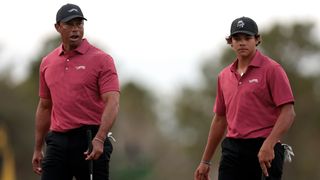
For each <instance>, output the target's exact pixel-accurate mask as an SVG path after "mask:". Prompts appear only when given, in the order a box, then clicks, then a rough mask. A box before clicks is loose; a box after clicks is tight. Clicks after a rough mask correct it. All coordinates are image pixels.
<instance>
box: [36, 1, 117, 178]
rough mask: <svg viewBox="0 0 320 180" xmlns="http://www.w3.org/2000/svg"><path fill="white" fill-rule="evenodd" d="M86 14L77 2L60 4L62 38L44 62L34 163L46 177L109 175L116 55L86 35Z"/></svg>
mask: <svg viewBox="0 0 320 180" xmlns="http://www.w3.org/2000/svg"><path fill="white" fill-rule="evenodd" d="M84 20H86V18H84V16H83V14H82V11H81V9H80V7H79V6H77V5H74V4H66V5H63V6H62V7H61V8H60V9H59V11H58V12H57V15H56V24H55V28H56V30H57V32H58V33H59V34H60V36H61V41H62V43H61V45H60V46H59V47H57V48H56V49H55V50H53V51H52V52H51V53H49V54H48V55H47V56H46V57H44V58H43V60H42V62H41V65H40V86H39V96H40V101H39V104H38V108H37V111H36V125H35V127H36V129H35V147H34V154H33V159H32V165H33V171H34V172H35V173H37V174H39V175H41V179H42V180H72V179H73V178H74V177H75V178H76V179H77V180H84V179H89V177H90V176H91V173H92V175H93V177H94V179H95V180H107V179H109V160H110V155H111V152H112V145H111V142H110V141H109V139H108V137H107V133H108V132H109V130H110V129H111V128H112V125H113V123H114V122H115V119H116V116H117V114H118V107H119V96H120V95H119V81H118V75H117V71H116V68H115V65H114V62H113V59H112V58H111V56H109V55H108V54H106V53H105V52H103V51H102V50H100V49H98V48H96V47H94V46H92V45H91V44H90V43H89V42H88V41H87V40H86V39H83V32H84V28H83V26H84ZM88 136H89V137H91V136H92V137H93V138H92V139H91V138H90V139H88V138H89V137H88ZM44 142H45V143H46V151H45V155H44V156H43V154H42V148H43V145H44ZM90 144H91V145H92V150H91V151H88V147H89V145H90ZM92 167H93V172H91V170H89V169H90V168H92Z"/></svg>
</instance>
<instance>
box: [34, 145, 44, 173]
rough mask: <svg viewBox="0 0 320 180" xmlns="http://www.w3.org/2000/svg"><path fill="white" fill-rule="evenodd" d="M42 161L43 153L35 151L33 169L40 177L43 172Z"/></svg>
mask: <svg viewBox="0 0 320 180" xmlns="http://www.w3.org/2000/svg"><path fill="white" fill-rule="evenodd" d="M42 159H43V152H42V151H34V153H33V157H32V169H33V171H34V172H35V173H36V174H38V175H40V174H41V172H42V168H41V162H42Z"/></svg>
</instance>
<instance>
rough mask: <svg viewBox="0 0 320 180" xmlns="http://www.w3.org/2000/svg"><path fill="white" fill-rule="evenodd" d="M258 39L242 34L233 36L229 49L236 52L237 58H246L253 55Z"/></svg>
mask: <svg viewBox="0 0 320 180" xmlns="http://www.w3.org/2000/svg"><path fill="white" fill-rule="evenodd" d="M257 43H258V39H257V38H256V37H255V36H250V35H247V34H243V33H238V34H235V35H233V36H232V37H231V47H232V49H233V50H234V51H235V52H236V54H237V57H242V58H248V57H251V56H252V55H254V53H255V51H256V45H257Z"/></svg>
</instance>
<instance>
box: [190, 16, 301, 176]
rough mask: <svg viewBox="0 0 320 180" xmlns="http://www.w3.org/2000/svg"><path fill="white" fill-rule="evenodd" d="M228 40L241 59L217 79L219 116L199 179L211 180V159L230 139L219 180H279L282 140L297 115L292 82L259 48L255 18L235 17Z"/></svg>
mask: <svg viewBox="0 0 320 180" xmlns="http://www.w3.org/2000/svg"><path fill="white" fill-rule="evenodd" d="M226 40H227V43H228V44H230V46H231V48H232V49H233V50H234V52H235V53H236V56H237V58H236V60H235V61H234V62H233V63H232V64H231V65H229V66H227V67H226V68H224V69H223V70H222V71H221V72H220V74H219V76H218V81H217V96H216V101H215V105H214V112H215V115H214V117H213V120H212V124H211V128H210V132H209V135H208V141H207V145H206V148H205V151H204V153H203V156H202V160H201V162H200V164H199V166H198V168H197V169H196V171H195V174H194V179H195V180H207V179H210V178H209V171H210V165H211V162H210V160H211V159H212V156H213V155H214V153H215V150H216V148H217V146H218V144H219V143H220V141H221V140H222V138H224V136H226V137H225V138H224V140H223V142H222V144H221V147H222V154H221V161H220V166H219V175H218V176H219V180H260V179H268V180H280V179H281V175H282V166H283V161H284V147H283V146H282V145H281V144H280V140H281V138H282V137H283V135H284V134H285V133H286V132H287V131H288V129H289V128H290V127H291V125H292V123H293V121H294V117H295V112H294V107H293V104H294V97H293V94H292V90H291V87H290V83H289V80H288V78H287V75H286V73H285V71H284V70H283V68H282V67H281V66H280V64H278V63H277V62H275V61H274V60H272V59H271V58H269V57H267V56H265V55H264V54H262V53H261V52H260V51H259V50H257V48H256V47H257V46H258V45H259V44H260V42H261V37H260V35H259V33H258V26H257V24H256V23H255V22H254V21H253V20H252V19H250V18H248V17H240V18H237V19H235V20H234V21H233V22H232V24H231V30H230V36H229V37H228V38H226ZM225 131H226V133H225ZM225 134H226V135H225Z"/></svg>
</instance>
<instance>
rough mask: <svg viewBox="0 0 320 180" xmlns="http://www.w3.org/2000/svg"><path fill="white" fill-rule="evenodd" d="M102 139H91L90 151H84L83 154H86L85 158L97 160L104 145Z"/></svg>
mask: <svg viewBox="0 0 320 180" xmlns="http://www.w3.org/2000/svg"><path fill="white" fill-rule="evenodd" d="M103 142H104V141H102V140H100V139H99V140H97V139H96V138H94V139H93V140H92V151H91V153H90V152H89V150H88V151H86V152H84V155H86V160H97V159H98V158H99V157H100V156H101V154H102V153H103V147H104V143H103Z"/></svg>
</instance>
